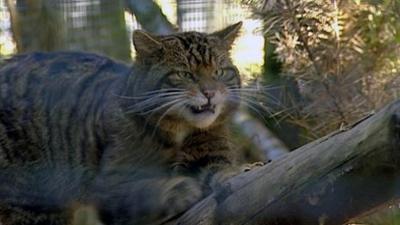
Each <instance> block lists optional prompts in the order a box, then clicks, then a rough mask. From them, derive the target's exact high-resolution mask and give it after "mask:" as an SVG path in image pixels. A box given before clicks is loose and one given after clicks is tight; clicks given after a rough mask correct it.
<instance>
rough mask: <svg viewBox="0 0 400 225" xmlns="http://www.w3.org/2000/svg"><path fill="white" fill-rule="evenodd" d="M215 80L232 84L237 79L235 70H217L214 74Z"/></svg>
mask: <svg viewBox="0 0 400 225" xmlns="http://www.w3.org/2000/svg"><path fill="white" fill-rule="evenodd" d="M215 76H216V79H217V80H219V81H223V82H233V81H235V80H236V78H237V73H236V70H234V69H230V68H224V69H219V70H217V71H216V73H215Z"/></svg>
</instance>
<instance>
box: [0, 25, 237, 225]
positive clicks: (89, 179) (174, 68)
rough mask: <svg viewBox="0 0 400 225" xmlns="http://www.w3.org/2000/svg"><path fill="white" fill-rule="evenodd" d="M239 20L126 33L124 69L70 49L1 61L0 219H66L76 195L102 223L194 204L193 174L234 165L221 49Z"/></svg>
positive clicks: (231, 75) (151, 217) (141, 218)
mask: <svg viewBox="0 0 400 225" xmlns="http://www.w3.org/2000/svg"><path fill="white" fill-rule="evenodd" d="M240 25H241V24H235V25H233V26H230V27H228V28H226V29H224V30H221V31H219V32H216V33H212V34H204V33H198V32H186V33H177V34H172V35H167V36H153V35H151V34H148V33H145V32H142V31H136V32H135V33H134V35H133V41H134V44H135V48H136V50H137V59H136V61H135V62H134V63H133V66H132V67H131V68H128V67H126V66H125V65H123V64H120V63H117V62H114V61H112V60H110V59H107V58H105V57H102V56H98V55H94V54H88V53H77V52H58V53H33V54H26V55H19V56H16V57H14V58H12V59H10V60H8V61H6V62H5V63H4V64H3V65H1V67H0V168H2V169H1V170H0V183H2V185H1V186H0V221H1V222H0V223H3V224H5V225H8V224H66V223H69V222H68V221H76V220H77V219H73V216H71V215H75V214H76V213H68V212H70V211H71V208H72V209H73V208H74V206H76V205H77V204H76V202H79V204H86V203H87V204H89V205H95V206H96V207H97V208H98V209H99V212H101V213H100V217H101V218H102V219H103V220H104V221H106V222H107V224H148V223H150V222H149V221H153V222H154V221H165V220H166V219H168V218H171V216H174V215H176V214H178V213H180V212H182V211H183V210H185V209H186V208H187V207H188V206H190V205H191V204H193V203H194V202H195V201H197V200H198V199H199V198H200V197H201V196H202V195H203V194H204V192H203V191H204V189H203V185H204V184H201V183H202V182H203V181H204V180H203V181H202V180H201V178H204V177H207V179H208V178H210V175H212V174H215V173H218V171H223V170H225V169H226V168H229V167H232V166H233V165H234V164H235V161H236V160H235V151H234V148H233V146H232V145H231V144H230V135H229V127H228V123H227V121H228V119H229V118H230V117H231V116H232V114H233V112H234V111H235V110H236V109H237V107H238V104H239V101H238V100H239V94H238V92H237V89H238V88H239V87H240V78H239V75H238V71H237V69H236V67H235V66H234V65H233V64H232V62H231V60H230V58H229V50H230V47H231V45H232V42H233V40H234V38H235V37H236V36H237V33H238V30H239V28H240ZM234 90H235V91H234ZM46 171H47V172H46ZM14 177H17V178H18V179H17V180H14ZM55 177H57V178H55ZM63 177H65V179H64V178H63ZM78 177H79V178H80V179H75V178H78ZM70 179H72V180H70ZM3 184H5V185H3ZM68 184H71V186H69V185H68ZM28 189H29V190H31V191H32V192H33V194H31V195H27V194H26V192H27V191H26V190H28ZM43 190H45V191H44V192H46V193H45V194H43ZM70 192H73V193H70ZM10 193H11V194H10ZM41 193H42V194H41ZM68 193H70V194H68ZM32 196H33V197H32ZM55 196H57V197H55ZM60 196H62V197H60ZM24 198H26V199H24ZM21 199H24V200H21ZM127 199H129V201H127ZM22 202H24V204H22ZM49 202H50V203H49ZM79 204H78V205H79ZM38 206H41V207H39V208H41V209H43V208H44V209H46V210H47V209H49V208H51V210H50V209H49V212H48V215H49V216H48V218H46V216H45V215H46V210H35V207H36V208H37V207H38ZM50 206H51V207H50ZM89 208H90V207H89ZM78 211H79V209H78ZM84 211H85V210H84ZM57 213H58V214H57ZM22 215H23V216H22ZM43 215H44V216H43ZM54 215H58V217H57V216H54ZM42 217H44V219H38V218H42ZM21 218H22V219H21ZM95 218H97V217H95ZM121 218H123V219H121ZM71 223H72V222H71Z"/></svg>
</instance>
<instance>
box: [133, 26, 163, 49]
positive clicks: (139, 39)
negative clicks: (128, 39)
mask: <svg viewBox="0 0 400 225" xmlns="http://www.w3.org/2000/svg"><path fill="white" fill-rule="evenodd" d="M132 41H133V45H134V46H135V50H136V52H137V54H138V55H149V54H151V53H153V52H155V51H157V50H160V49H161V48H162V43H161V42H160V41H158V40H157V37H155V36H153V35H151V34H149V33H147V32H145V31H141V30H135V31H133V34H132Z"/></svg>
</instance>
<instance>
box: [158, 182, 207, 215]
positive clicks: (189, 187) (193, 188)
mask: <svg viewBox="0 0 400 225" xmlns="http://www.w3.org/2000/svg"><path fill="white" fill-rule="evenodd" d="M202 197H203V190H202V186H201V185H200V183H199V182H198V181H197V180H195V179H193V178H190V177H176V178H173V179H171V180H170V181H168V185H167V188H166V189H165V190H164V194H163V203H164V204H165V206H167V207H168V215H176V214H179V213H182V212H184V211H186V210H188V209H189V208H190V207H191V206H192V205H194V204H195V203H196V202H198V201H199V200H200V199H201V198H202Z"/></svg>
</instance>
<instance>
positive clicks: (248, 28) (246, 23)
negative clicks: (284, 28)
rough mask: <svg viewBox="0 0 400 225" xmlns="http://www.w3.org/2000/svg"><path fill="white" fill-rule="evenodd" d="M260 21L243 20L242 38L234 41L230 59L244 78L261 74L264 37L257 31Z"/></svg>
mask: <svg viewBox="0 0 400 225" xmlns="http://www.w3.org/2000/svg"><path fill="white" fill-rule="evenodd" d="M260 27H261V21H257V20H251V19H246V20H243V29H242V30H243V31H242V36H241V37H239V38H238V40H237V41H236V45H235V47H234V49H233V50H232V58H233V61H234V62H235V65H237V67H238V68H239V70H240V71H241V72H242V74H243V75H244V76H246V78H250V77H252V76H254V75H255V74H259V73H261V69H262V65H263V62H264V37H263V36H262V33H261V32H260V31H258V29H260Z"/></svg>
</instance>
